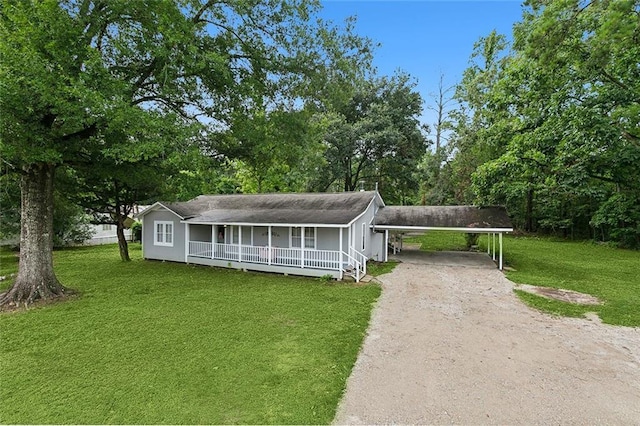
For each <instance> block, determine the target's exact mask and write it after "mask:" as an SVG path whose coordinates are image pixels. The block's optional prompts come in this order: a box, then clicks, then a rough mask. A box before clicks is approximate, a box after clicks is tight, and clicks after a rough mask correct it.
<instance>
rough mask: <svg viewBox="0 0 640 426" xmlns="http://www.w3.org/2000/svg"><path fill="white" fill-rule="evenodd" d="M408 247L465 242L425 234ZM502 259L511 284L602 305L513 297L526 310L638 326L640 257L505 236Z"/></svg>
mask: <svg viewBox="0 0 640 426" xmlns="http://www.w3.org/2000/svg"><path fill="white" fill-rule="evenodd" d="M408 240H409V239H408ZM411 241H414V242H420V243H422V249H423V250H462V249H464V247H465V241H464V236H463V235H462V234H459V233H453V232H444V231H438V232H430V233H428V234H426V235H424V236H420V237H413V238H412V239H411ZM496 243H497V238H496ZM486 249H487V238H486V235H484V236H481V237H480V243H479V250H480V251H486ZM504 259H505V262H506V264H507V266H510V267H511V268H513V269H514V270H508V271H506V272H505V273H506V276H507V277H508V278H509V279H510V280H511V281H513V282H516V283H521V284H532V285H539V286H547V287H555V288H564V289H568V290H575V291H579V292H581V293H587V294H591V295H593V296H596V297H599V298H600V299H601V300H603V301H604V302H605V303H604V304H603V305H602V306H577V305H574V304H570V303H564V302H559V301H551V300H548V299H545V298H543V297H540V296H535V295H530V294H527V293H524V292H521V291H518V292H517V294H518V296H519V297H520V298H521V299H522V300H523V301H525V302H526V303H527V304H529V305H530V306H533V307H535V308H537V309H540V310H543V311H545V312H549V313H554V314H559V315H567V316H582V315H584V313H585V312H597V313H598V315H599V316H600V318H601V319H602V320H603V321H604V322H606V323H609V324H615V325H625V326H634V327H638V326H640V251H631V250H622V249H616V248H612V247H609V246H606V245H598V244H593V243H590V242H569V241H563V240H557V239H551V238H537V237H514V236H511V235H507V236H506V237H505V239H504Z"/></svg>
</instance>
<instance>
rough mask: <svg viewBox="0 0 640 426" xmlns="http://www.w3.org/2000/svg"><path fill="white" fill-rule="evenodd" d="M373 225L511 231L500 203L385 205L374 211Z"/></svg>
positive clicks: (507, 218) (511, 227) (504, 210)
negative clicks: (478, 204)
mask: <svg viewBox="0 0 640 426" xmlns="http://www.w3.org/2000/svg"><path fill="white" fill-rule="evenodd" d="M375 228H376V229H381V230H385V229H387V230H398V231H411V230H447V229H450V230H457V231H465V232H511V231H513V225H512V224H511V219H509V216H508V215H507V210H506V209H505V208H504V207H500V206H490V207H476V206H386V207H383V208H381V209H380V210H379V211H378V214H376V219H375Z"/></svg>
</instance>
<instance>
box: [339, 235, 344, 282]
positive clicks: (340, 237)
mask: <svg viewBox="0 0 640 426" xmlns="http://www.w3.org/2000/svg"><path fill="white" fill-rule="evenodd" d="M338 231H340V236H339V238H338V240H339V241H340V242H339V244H340V245H339V248H338V253H340V254H339V256H338V259H340V264H339V265H338V270H339V271H342V264H343V263H344V258H343V256H344V255H343V254H342V253H344V249H343V247H342V233H343V232H344V228H338ZM340 279H342V272H340Z"/></svg>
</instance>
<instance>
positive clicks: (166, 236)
mask: <svg viewBox="0 0 640 426" xmlns="http://www.w3.org/2000/svg"><path fill="white" fill-rule="evenodd" d="M153 227H154V229H155V231H154V233H153V244H154V245H156V246H168V247H173V222H171V221H164V220H156V221H154V222H153Z"/></svg>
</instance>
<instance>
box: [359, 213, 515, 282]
mask: <svg viewBox="0 0 640 426" xmlns="http://www.w3.org/2000/svg"><path fill="white" fill-rule="evenodd" d="M372 226H373V229H374V230H375V231H376V232H384V234H385V238H384V240H385V246H386V247H388V246H389V234H391V235H394V234H395V235H397V234H402V233H406V232H426V231H455V232H461V233H468V234H487V237H488V241H489V243H488V245H487V254H489V255H492V256H493V260H494V261H495V260H496V235H497V236H498V247H499V249H498V255H499V260H498V268H499V269H500V270H502V268H503V261H502V259H503V258H502V249H503V247H502V234H504V233H506V232H513V225H512V224H511V220H510V219H509V216H508V215H507V210H506V209H505V208H504V207H501V206H488V207H476V206H385V207H383V208H381V209H380V210H379V211H378V213H377V214H376V216H375V219H374V223H373V224H372ZM394 249H395V248H394ZM385 260H387V259H386V258H385Z"/></svg>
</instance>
